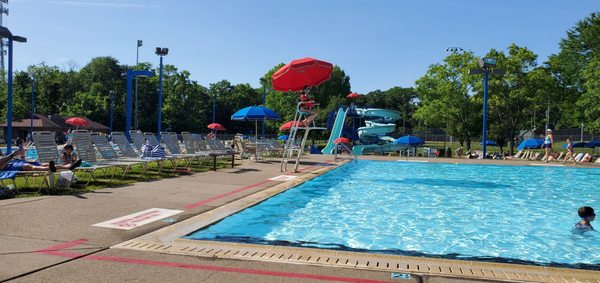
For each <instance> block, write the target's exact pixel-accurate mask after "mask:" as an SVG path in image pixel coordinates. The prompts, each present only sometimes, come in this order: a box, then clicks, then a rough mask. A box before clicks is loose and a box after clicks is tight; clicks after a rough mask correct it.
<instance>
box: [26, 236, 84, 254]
mask: <svg viewBox="0 0 600 283" xmlns="http://www.w3.org/2000/svg"><path fill="white" fill-rule="evenodd" d="M85 242H87V240H86V239H79V240H73V241H69V242H66V243H62V244H58V245H54V246H50V247H47V248H43V249H41V250H37V251H35V252H36V253H44V252H50V251H60V250H64V249H68V248H70V247H74V246H77V245H80V244H83V243H85Z"/></svg>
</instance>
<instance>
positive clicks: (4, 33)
mask: <svg viewBox="0 0 600 283" xmlns="http://www.w3.org/2000/svg"><path fill="white" fill-rule="evenodd" d="M0 38H7V39H8V83H7V88H8V101H7V103H6V104H7V105H6V106H7V107H6V108H7V111H6V112H7V113H6V135H7V138H8V140H7V142H6V154H7V155H8V154H10V153H11V151H12V148H11V146H12V114H13V113H12V107H13V105H12V104H13V103H12V97H13V88H12V84H13V73H12V67H13V41H16V42H27V38H25V37H22V36H16V35H13V34H12V33H11V32H10V30H9V29H7V28H5V27H2V26H0Z"/></svg>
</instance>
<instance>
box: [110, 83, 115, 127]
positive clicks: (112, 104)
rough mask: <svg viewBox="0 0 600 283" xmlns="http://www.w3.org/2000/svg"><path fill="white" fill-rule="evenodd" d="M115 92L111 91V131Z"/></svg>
mask: <svg viewBox="0 0 600 283" xmlns="http://www.w3.org/2000/svg"><path fill="white" fill-rule="evenodd" d="M114 96H115V92H114V91H112V90H111V91H110V132H111V133H112V131H113V108H114V107H115V97H114Z"/></svg>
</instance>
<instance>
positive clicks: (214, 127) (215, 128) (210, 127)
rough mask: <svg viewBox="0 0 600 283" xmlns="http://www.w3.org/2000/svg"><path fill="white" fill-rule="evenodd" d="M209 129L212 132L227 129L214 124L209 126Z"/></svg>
mask: <svg viewBox="0 0 600 283" xmlns="http://www.w3.org/2000/svg"><path fill="white" fill-rule="evenodd" d="M207 128H209V129H211V130H215V131H225V127H223V125H221V124H219V123H212V124H210V125H208V126H207Z"/></svg>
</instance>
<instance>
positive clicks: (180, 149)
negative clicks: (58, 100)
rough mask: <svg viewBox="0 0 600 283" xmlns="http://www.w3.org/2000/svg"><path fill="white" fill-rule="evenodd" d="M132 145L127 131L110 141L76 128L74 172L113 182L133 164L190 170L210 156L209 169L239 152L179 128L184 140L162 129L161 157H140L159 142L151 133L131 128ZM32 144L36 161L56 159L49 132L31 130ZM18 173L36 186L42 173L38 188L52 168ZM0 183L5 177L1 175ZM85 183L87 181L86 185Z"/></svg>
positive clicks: (46, 182) (49, 182) (50, 176)
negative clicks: (76, 164)
mask: <svg viewBox="0 0 600 283" xmlns="http://www.w3.org/2000/svg"><path fill="white" fill-rule="evenodd" d="M130 135H131V138H132V141H133V145H132V144H131V143H130V142H129V140H128V139H127V137H126V135H125V134H124V133H122V132H113V133H112V144H111V143H110V142H109V140H108V139H107V138H108V136H106V135H103V134H97V133H90V132H88V131H87V130H76V131H75V132H74V135H73V141H72V143H73V145H74V147H75V149H76V151H77V153H78V156H79V158H80V159H81V160H83V161H85V162H84V166H82V167H79V168H77V169H76V172H83V175H84V176H83V177H84V178H85V177H86V178H85V179H87V184H89V182H91V181H96V180H97V177H96V176H97V174H96V172H101V173H102V175H103V176H110V179H109V182H112V181H113V179H114V177H115V176H116V175H117V173H118V174H119V175H121V178H124V177H125V176H127V174H128V172H130V170H131V169H132V168H133V167H134V166H139V167H140V168H141V170H140V171H141V175H142V176H144V174H146V172H147V170H148V168H149V165H150V164H153V163H154V164H156V165H157V166H155V167H157V168H158V172H159V173H161V172H162V171H163V170H164V165H165V163H169V164H170V165H171V166H170V167H171V168H172V170H173V171H178V169H179V168H180V167H181V168H185V169H187V171H189V169H190V167H192V166H194V165H195V164H196V166H203V162H204V161H205V160H210V159H211V158H212V161H213V165H212V169H213V170H216V163H217V160H218V159H228V158H230V159H231V162H232V163H231V165H232V167H233V166H234V165H235V163H234V161H235V154H237V153H238V152H236V151H234V150H233V149H231V148H227V147H225V145H224V144H223V143H222V142H221V141H219V140H216V139H203V138H202V137H201V136H200V135H195V134H191V133H189V132H182V133H181V136H182V138H183V143H180V142H179V140H178V138H177V135H176V134H175V133H172V132H161V138H162V139H161V143H160V144H161V145H163V146H164V148H165V149H166V154H165V156H164V157H160V158H153V157H141V151H142V146H143V145H144V144H148V145H150V146H156V145H159V141H158V139H157V138H156V136H155V135H154V134H152V133H141V132H133V131H132V132H131V133H130ZM33 146H34V147H35V148H36V150H37V153H38V159H37V161H39V162H49V161H54V162H56V163H58V162H59V159H60V151H59V147H58V146H57V145H56V143H55V140H54V133H52V132H47V131H44V132H34V133H33ZM13 176H18V177H24V178H25V186H28V180H29V179H32V180H33V184H32V185H33V186H34V187H35V186H36V184H35V178H31V177H40V176H41V177H43V181H42V182H41V183H40V184H39V189H40V190H41V189H43V188H45V187H47V188H51V187H52V186H53V180H54V175H53V174H51V172H40V171H26V172H17V174H16V175H13ZM11 179H12V182H13V185H14V186H15V187H16V183H15V182H14V177H12V178H11ZM0 182H1V183H2V185H4V180H3V179H0ZM87 184H86V185H87Z"/></svg>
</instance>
